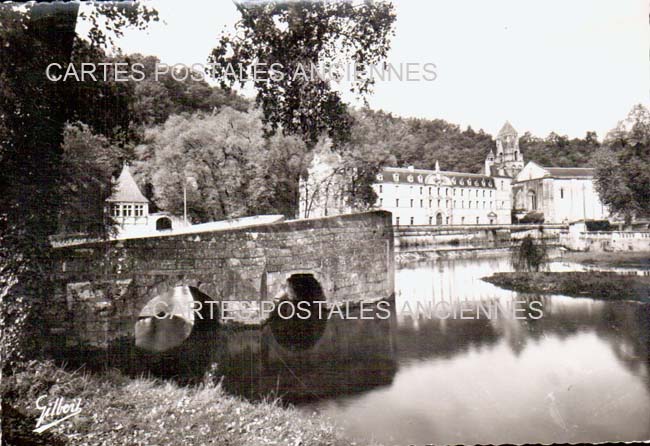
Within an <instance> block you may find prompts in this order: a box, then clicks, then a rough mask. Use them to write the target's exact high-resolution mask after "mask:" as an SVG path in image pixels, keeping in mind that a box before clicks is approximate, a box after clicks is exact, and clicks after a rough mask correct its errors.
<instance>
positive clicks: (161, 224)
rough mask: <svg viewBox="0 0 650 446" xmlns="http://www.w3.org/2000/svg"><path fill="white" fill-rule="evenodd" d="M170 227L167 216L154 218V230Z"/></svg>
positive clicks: (163, 229) (166, 229)
mask: <svg viewBox="0 0 650 446" xmlns="http://www.w3.org/2000/svg"><path fill="white" fill-rule="evenodd" d="M171 229H172V221H171V219H170V218H167V217H160V218H159V219H158V220H156V231H169V230H171Z"/></svg>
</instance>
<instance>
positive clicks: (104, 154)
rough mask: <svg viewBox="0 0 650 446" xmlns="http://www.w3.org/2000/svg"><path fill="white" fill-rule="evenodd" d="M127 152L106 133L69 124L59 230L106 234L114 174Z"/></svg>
mask: <svg viewBox="0 0 650 446" xmlns="http://www.w3.org/2000/svg"><path fill="white" fill-rule="evenodd" d="M123 158H124V155H123V153H122V151H121V150H120V148H119V147H117V146H115V145H113V144H111V143H110V141H109V140H108V138H106V137H105V136H103V135H96V134H94V133H92V131H91V130H90V127H89V126H88V125H86V124H83V123H75V124H68V125H66V127H65V131H64V134H63V159H62V171H63V175H62V179H61V182H62V183H61V186H60V193H61V203H62V205H61V211H60V214H59V232H60V233H71V232H80V233H85V234H88V235H91V236H100V237H103V236H106V235H107V234H108V231H109V230H110V220H107V218H109V217H108V216H107V215H105V212H104V206H105V200H106V199H107V198H108V197H109V196H110V194H111V186H112V184H111V177H112V175H113V173H115V172H117V171H118V170H119V168H120V160H121V159H123Z"/></svg>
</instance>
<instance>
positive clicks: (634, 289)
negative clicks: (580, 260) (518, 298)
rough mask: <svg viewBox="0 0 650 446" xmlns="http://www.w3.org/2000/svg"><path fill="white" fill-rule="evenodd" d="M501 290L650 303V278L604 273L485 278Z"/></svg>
mask: <svg viewBox="0 0 650 446" xmlns="http://www.w3.org/2000/svg"><path fill="white" fill-rule="evenodd" d="M483 280H485V281H486V282H490V283H492V284H494V285H497V286H499V287H501V288H505V289H508V290H513V291H519V292H524V293H535V294H563V295H565V296H573V297H591V298H594V299H603V300H636V301H639V302H650V277H647V276H637V275H634V276H631V275H619V274H614V273H604V272H512V273H496V274H493V275H492V276H490V277H485V278H483Z"/></svg>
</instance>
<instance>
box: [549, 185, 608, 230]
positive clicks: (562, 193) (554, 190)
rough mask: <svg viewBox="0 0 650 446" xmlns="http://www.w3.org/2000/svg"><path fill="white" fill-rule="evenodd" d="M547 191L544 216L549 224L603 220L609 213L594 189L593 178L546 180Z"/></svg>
mask: <svg viewBox="0 0 650 446" xmlns="http://www.w3.org/2000/svg"><path fill="white" fill-rule="evenodd" d="M544 182H545V183H546V184H548V186H546V185H545V188H544V189H545V191H546V190H548V193H549V197H548V199H547V197H544V215H545V216H548V218H547V219H546V221H548V222H549V223H551V222H552V223H563V222H574V221H577V220H584V219H586V220H603V219H606V218H607V217H608V212H607V209H606V208H605V206H604V205H603V203H602V202H601V201H600V197H599V196H598V193H597V192H596V190H595V188H594V182H593V179H591V178H586V179H578V178H570V179H558V178H550V179H546V180H544Z"/></svg>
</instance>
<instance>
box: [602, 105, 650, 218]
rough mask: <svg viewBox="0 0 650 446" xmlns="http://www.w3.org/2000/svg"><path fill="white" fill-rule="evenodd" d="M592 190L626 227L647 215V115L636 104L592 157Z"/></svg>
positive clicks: (649, 187)
mask: <svg viewBox="0 0 650 446" xmlns="http://www.w3.org/2000/svg"><path fill="white" fill-rule="evenodd" d="M596 190H597V191H598V194H599V195H600V198H601V200H602V201H603V203H604V204H605V205H606V206H607V207H608V208H609V209H610V210H611V211H612V212H615V213H620V214H621V215H622V216H623V217H624V219H625V222H626V224H629V223H630V221H631V220H632V218H633V216H634V215H650V112H649V111H648V109H647V108H646V107H644V106H643V105H641V104H639V105H636V106H634V108H632V110H631V111H630V113H629V114H628V116H627V118H626V119H624V120H623V121H620V122H619V123H618V125H617V126H616V128H614V129H613V130H612V131H611V132H609V133H608V134H607V137H606V138H605V143H604V146H603V148H602V149H601V150H600V152H599V153H598V156H597V157H596Z"/></svg>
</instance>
